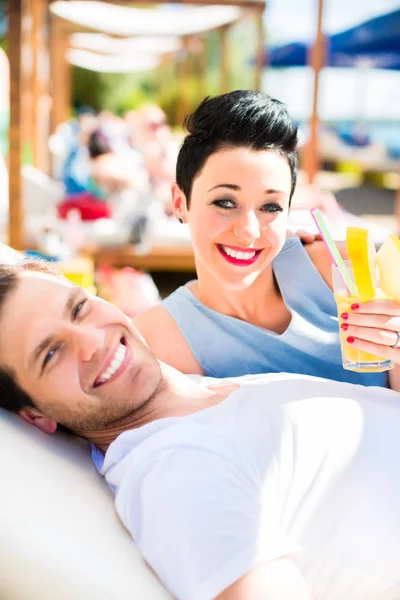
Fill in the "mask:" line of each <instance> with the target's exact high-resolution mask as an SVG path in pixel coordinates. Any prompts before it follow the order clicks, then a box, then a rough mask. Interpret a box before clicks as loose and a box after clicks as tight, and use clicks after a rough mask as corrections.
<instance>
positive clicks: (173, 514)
mask: <svg viewBox="0 0 400 600" xmlns="http://www.w3.org/2000/svg"><path fill="white" fill-rule="evenodd" d="M0 300H1V304H0V305H1V309H0V311H1V312H0V364H1V405H2V406H3V407H5V408H7V409H9V410H12V411H15V412H18V413H19V414H20V415H21V417H22V418H23V419H25V420H26V421H28V422H30V423H32V424H33V425H36V426H37V427H39V428H40V429H41V430H43V431H45V432H47V433H53V432H54V431H55V430H56V428H57V424H62V425H64V426H66V427H67V428H69V429H70V430H71V431H73V432H74V433H76V434H77V435H79V436H81V437H83V438H85V439H87V440H89V441H90V442H92V444H93V445H94V453H93V456H94V460H95V462H96V465H97V466H98V468H99V469H100V471H101V473H102V474H103V475H104V477H105V478H106V481H107V482H108V484H109V485H110V486H111V488H112V489H113V491H114V492H115V505H116V509H117V511H118V514H119V516H120V518H121V520H122V522H123V523H124V525H125V526H126V527H127V529H128V530H129V531H130V533H131V534H132V537H133V539H134V541H135V542H136V544H137V545H138V547H139V548H140V550H141V551H142V553H143V555H144V557H145V559H146V560H147V561H148V562H149V564H150V565H151V567H152V568H153V569H154V571H155V572H156V573H157V575H158V576H159V577H160V579H161V580H162V581H163V582H164V584H165V586H166V587H167V588H168V589H169V590H170V591H171V592H172V594H173V595H174V596H175V597H176V598H179V599H184V600H191V599H196V600H197V599H198V600H206V599H212V598H218V599H219V600H226V599H229V600H254V599H257V600H258V599H262V600H269V599H270V600H283V599H285V600H288V599H290V600H294V599H296V600H304V599H307V600H309V599H321V600H322V599H324V600H369V599H371V600H372V599H373V600H385V599H389V598H390V599H391V600H394V599H399V598H400V402H399V398H398V394H397V393H396V392H393V391H391V390H387V389H381V388H373V387H372V388H364V387H362V386H356V385H351V384H346V383H336V382H332V381H327V380H324V379H318V378H314V377H307V376H300V375H285V374H272V375H265V376H253V377H248V378H244V379H243V378H242V379H237V380H234V381H232V380H231V381H225V382H217V384H216V385H213V386H212V387H206V386H205V385H204V384H203V385H200V384H198V383H196V382H195V381H194V380H192V379H190V378H188V377H186V376H184V375H182V374H181V373H179V372H178V371H176V370H174V369H172V368H170V367H168V366H167V365H165V364H162V363H159V362H158V361H157V360H156V359H155V357H154V356H153V355H152V354H151V352H150V351H149V349H148V348H147V347H146V346H145V344H144V343H143V341H142V340H141V339H140V337H139V336H138V334H137V332H136V331H135V329H134V328H133V327H132V325H131V323H130V322H129V321H128V320H127V318H126V317H125V316H124V315H123V314H122V313H121V312H120V311H119V310H117V309H116V308H115V307H113V306H112V305H111V304H108V303H107V302H105V301H103V300H101V299H99V298H96V297H93V296H90V295H88V294H87V293H86V292H85V291H83V290H82V289H80V288H79V287H76V286H75V285H73V284H72V283H70V282H68V281H67V280H66V279H64V278H63V277H62V276H60V275H58V274H55V273H53V272H51V270H50V269H49V268H48V267H46V266H45V265H40V264H35V263H34V264H26V263H22V264H20V265H19V266H18V265H17V266H4V265H2V266H1V267H0ZM160 335H162V331H160Z"/></svg>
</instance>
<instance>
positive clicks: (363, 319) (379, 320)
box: [339, 307, 400, 331]
mask: <svg viewBox="0 0 400 600" xmlns="http://www.w3.org/2000/svg"><path fill="white" fill-rule="evenodd" d="M399 308H400V307H399ZM339 318H340V322H341V323H342V322H343V323H347V324H348V325H349V326H350V325H351V326H357V327H363V328H369V327H370V328H375V329H387V330H389V331H400V315H399V313H398V316H390V315H386V314H370V313H369V314H367V313H359V312H358V311H357V312H354V311H352V310H346V311H343V312H341V313H340V314H339Z"/></svg>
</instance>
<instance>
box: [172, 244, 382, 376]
mask: <svg viewBox="0 0 400 600" xmlns="http://www.w3.org/2000/svg"><path fill="white" fill-rule="evenodd" d="M273 270H274V274H275V278H276V280H277V283H278V285H279V289H280V291H281V293H282V296H283V299H284V301H285V304H286V306H287V307H288V309H289V310H290V312H291V314H292V319H291V322H290V325H289V326H288V328H287V329H286V331H285V332H284V333H282V334H277V333H275V332H273V331H269V330H267V329H263V328H262V327H258V326H256V325H252V324H251V323H247V322H245V321H241V320H240V319H237V318H235V317H230V316H227V315H223V314H221V313H218V312H216V311H215V310H212V309H210V308H208V307H207V306H204V305H203V304H202V303H201V302H200V300H198V299H197V298H196V296H195V295H194V294H193V293H192V292H191V291H190V290H189V289H188V287H187V286H188V285H189V284H186V286H184V287H180V288H178V289H177V290H176V291H175V292H173V293H172V294H171V295H170V296H168V298H165V300H163V306H164V308H165V309H166V310H167V311H168V313H169V314H170V315H171V316H172V317H173V318H174V320H175V321H176V323H177V324H178V326H179V328H180V330H181V332H182V335H183V336H184V338H185V340H186V342H187V343H188V345H189V347H190V349H191V351H192V352H193V355H194V356H195V358H196V360H197V361H198V363H199V365H200V367H201V368H202V370H203V372H204V375H208V376H210V377H233V376H236V375H246V374H249V373H280V372H286V373H300V374H305V375H314V376H317V377H326V378H328V379H334V380H336V381H348V382H352V383H359V384H362V385H377V386H383V387H387V386H388V376H387V372H384V373H354V372H352V371H346V370H345V369H343V367H342V362H341V353H340V342H339V327H338V319H337V311H336V304H335V301H334V298H333V294H332V291H331V290H330V289H329V287H328V286H327V285H326V283H325V281H324V280H323V279H322V277H321V276H320V274H319V272H318V271H317V269H316V268H315V267H314V264H313V263H312V261H311V259H310V257H309V256H308V254H307V252H306V250H305V249H304V248H303V245H302V243H301V242H300V240H299V239H298V238H289V239H287V240H286V242H285V245H284V247H283V249H282V250H281V252H280V253H279V255H278V256H277V257H276V258H275V260H274V261H273Z"/></svg>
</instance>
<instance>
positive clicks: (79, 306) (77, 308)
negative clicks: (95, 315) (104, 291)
mask: <svg viewBox="0 0 400 600" xmlns="http://www.w3.org/2000/svg"><path fill="white" fill-rule="evenodd" d="M85 302H86V298H85V300H81V301H80V302H78V304H77V305H76V306H75V308H74V310H73V311H72V318H73V319H74V320H75V319H76V317H77V316H78V315H79V313H80V312H81V310H82V308H83V305H84V304H85Z"/></svg>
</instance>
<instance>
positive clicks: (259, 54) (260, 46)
mask: <svg viewBox="0 0 400 600" xmlns="http://www.w3.org/2000/svg"><path fill="white" fill-rule="evenodd" d="M256 29H257V33H256V40H257V41H256V44H257V46H256V72H255V84H254V88H255V89H256V90H261V86H262V74H263V70H264V48H265V39H264V12H263V11H262V10H258V11H257V13H256Z"/></svg>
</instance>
